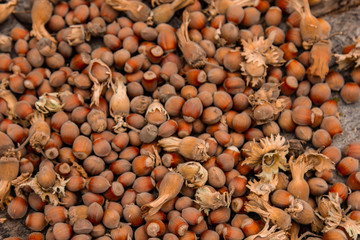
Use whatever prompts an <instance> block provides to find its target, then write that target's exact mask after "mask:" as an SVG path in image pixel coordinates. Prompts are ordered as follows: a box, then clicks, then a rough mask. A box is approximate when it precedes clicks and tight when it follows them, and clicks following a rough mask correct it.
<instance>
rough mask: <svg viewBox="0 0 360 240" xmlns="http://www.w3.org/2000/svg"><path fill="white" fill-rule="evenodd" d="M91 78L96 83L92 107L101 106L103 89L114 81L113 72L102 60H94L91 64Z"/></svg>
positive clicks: (93, 89)
mask: <svg viewBox="0 0 360 240" xmlns="http://www.w3.org/2000/svg"><path fill="white" fill-rule="evenodd" d="M88 75H89V78H90V80H91V81H92V82H93V83H94V85H93V86H92V88H91V90H92V97H91V104H90V107H91V106H93V105H94V104H95V106H99V101H100V95H101V92H102V90H103V88H104V87H105V86H106V84H108V83H109V82H110V81H111V80H112V72H111V69H110V68H109V66H108V65H106V64H105V63H104V62H103V61H101V60H100V59H97V58H94V59H92V60H91V61H90V64H89V73H88Z"/></svg>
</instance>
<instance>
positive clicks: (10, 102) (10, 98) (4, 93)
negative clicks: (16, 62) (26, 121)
mask: <svg viewBox="0 0 360 240" xmlns="http://www.w3.org/2000/svg"><path fill="white" fill-rule="evenodd" d="M8 86H9V80H8V79H2V81H1V84H0V98H2V99H4V100H5V102H6V105H7V109H8V110H7V113H6V115H7V117H8V118H9V119H10V120H13V119H16V118H17V117H16V114H15V111H14V107H15V103H16V102H17V99H16V97H15V96H14V94H12V92H11V91H10V90H8V89H7V87H8Z"/></svg>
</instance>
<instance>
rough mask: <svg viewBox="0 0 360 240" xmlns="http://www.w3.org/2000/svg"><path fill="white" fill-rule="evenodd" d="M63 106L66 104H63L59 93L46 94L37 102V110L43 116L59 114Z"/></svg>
mask: <svg viewBox="0 0 360 240" xmlns="http://www.w3.org/2000/svg"><path fill="white" fill-rule="evenodd" d="M63 106H64V104H62V102H61V100H60V97H59V93H58V92H53V93H44V94H43V95H41V96H40V97H39V100H38V101H37V102H35V107H36V109H37V110H38V111H39V112H41V113H43V114H47V113H51V112H59V111H61V109H62V108H63Z"/></svg>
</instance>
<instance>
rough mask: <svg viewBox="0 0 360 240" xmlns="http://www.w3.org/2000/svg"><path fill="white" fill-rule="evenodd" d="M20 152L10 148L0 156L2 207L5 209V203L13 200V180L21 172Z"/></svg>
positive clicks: (0, 201) (0, 199) (0, 195)
mask: <svg viewBox="0 0 360 240" xmlns="http://www.w3.org/2000/svg"><path fill="white" fill-rule="evenodd" d="M19 158H20V156H19V154H17V153H16V152H14V151H11V150H9V151H8V152H7V153H6V154H5V155H4V156H2V157H1V158H0V209H2V210H4V209H5V207H4V204H7V203H8V202H10V200H11V196H10V187H11V181H12V180H14V179H15V178H16V177H17V176H18V173H19Z"/></svg>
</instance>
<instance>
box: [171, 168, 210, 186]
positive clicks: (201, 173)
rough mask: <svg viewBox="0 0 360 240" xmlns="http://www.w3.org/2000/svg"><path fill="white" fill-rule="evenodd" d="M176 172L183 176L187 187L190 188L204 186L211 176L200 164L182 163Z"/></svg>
mask: <svg viewBox="0 0 360 240" xmlns="http://www.w3.org/2000/svg"><path fill="white" fill-rule="evenodd" d="M176 171H177V172H178V173H180V174H181V175H182V176H183V178H184V180H185V185H186V186H188V187H190V188H199V187H202V186H204V185H205V183H206V182H207V180H208V176H209V175H208V171H207V170H206V169H205V168H204V167H203V166H202V165H201V164H200V163H198V162H186V163H180V164H179V165H177V167H176Z"/></svg>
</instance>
